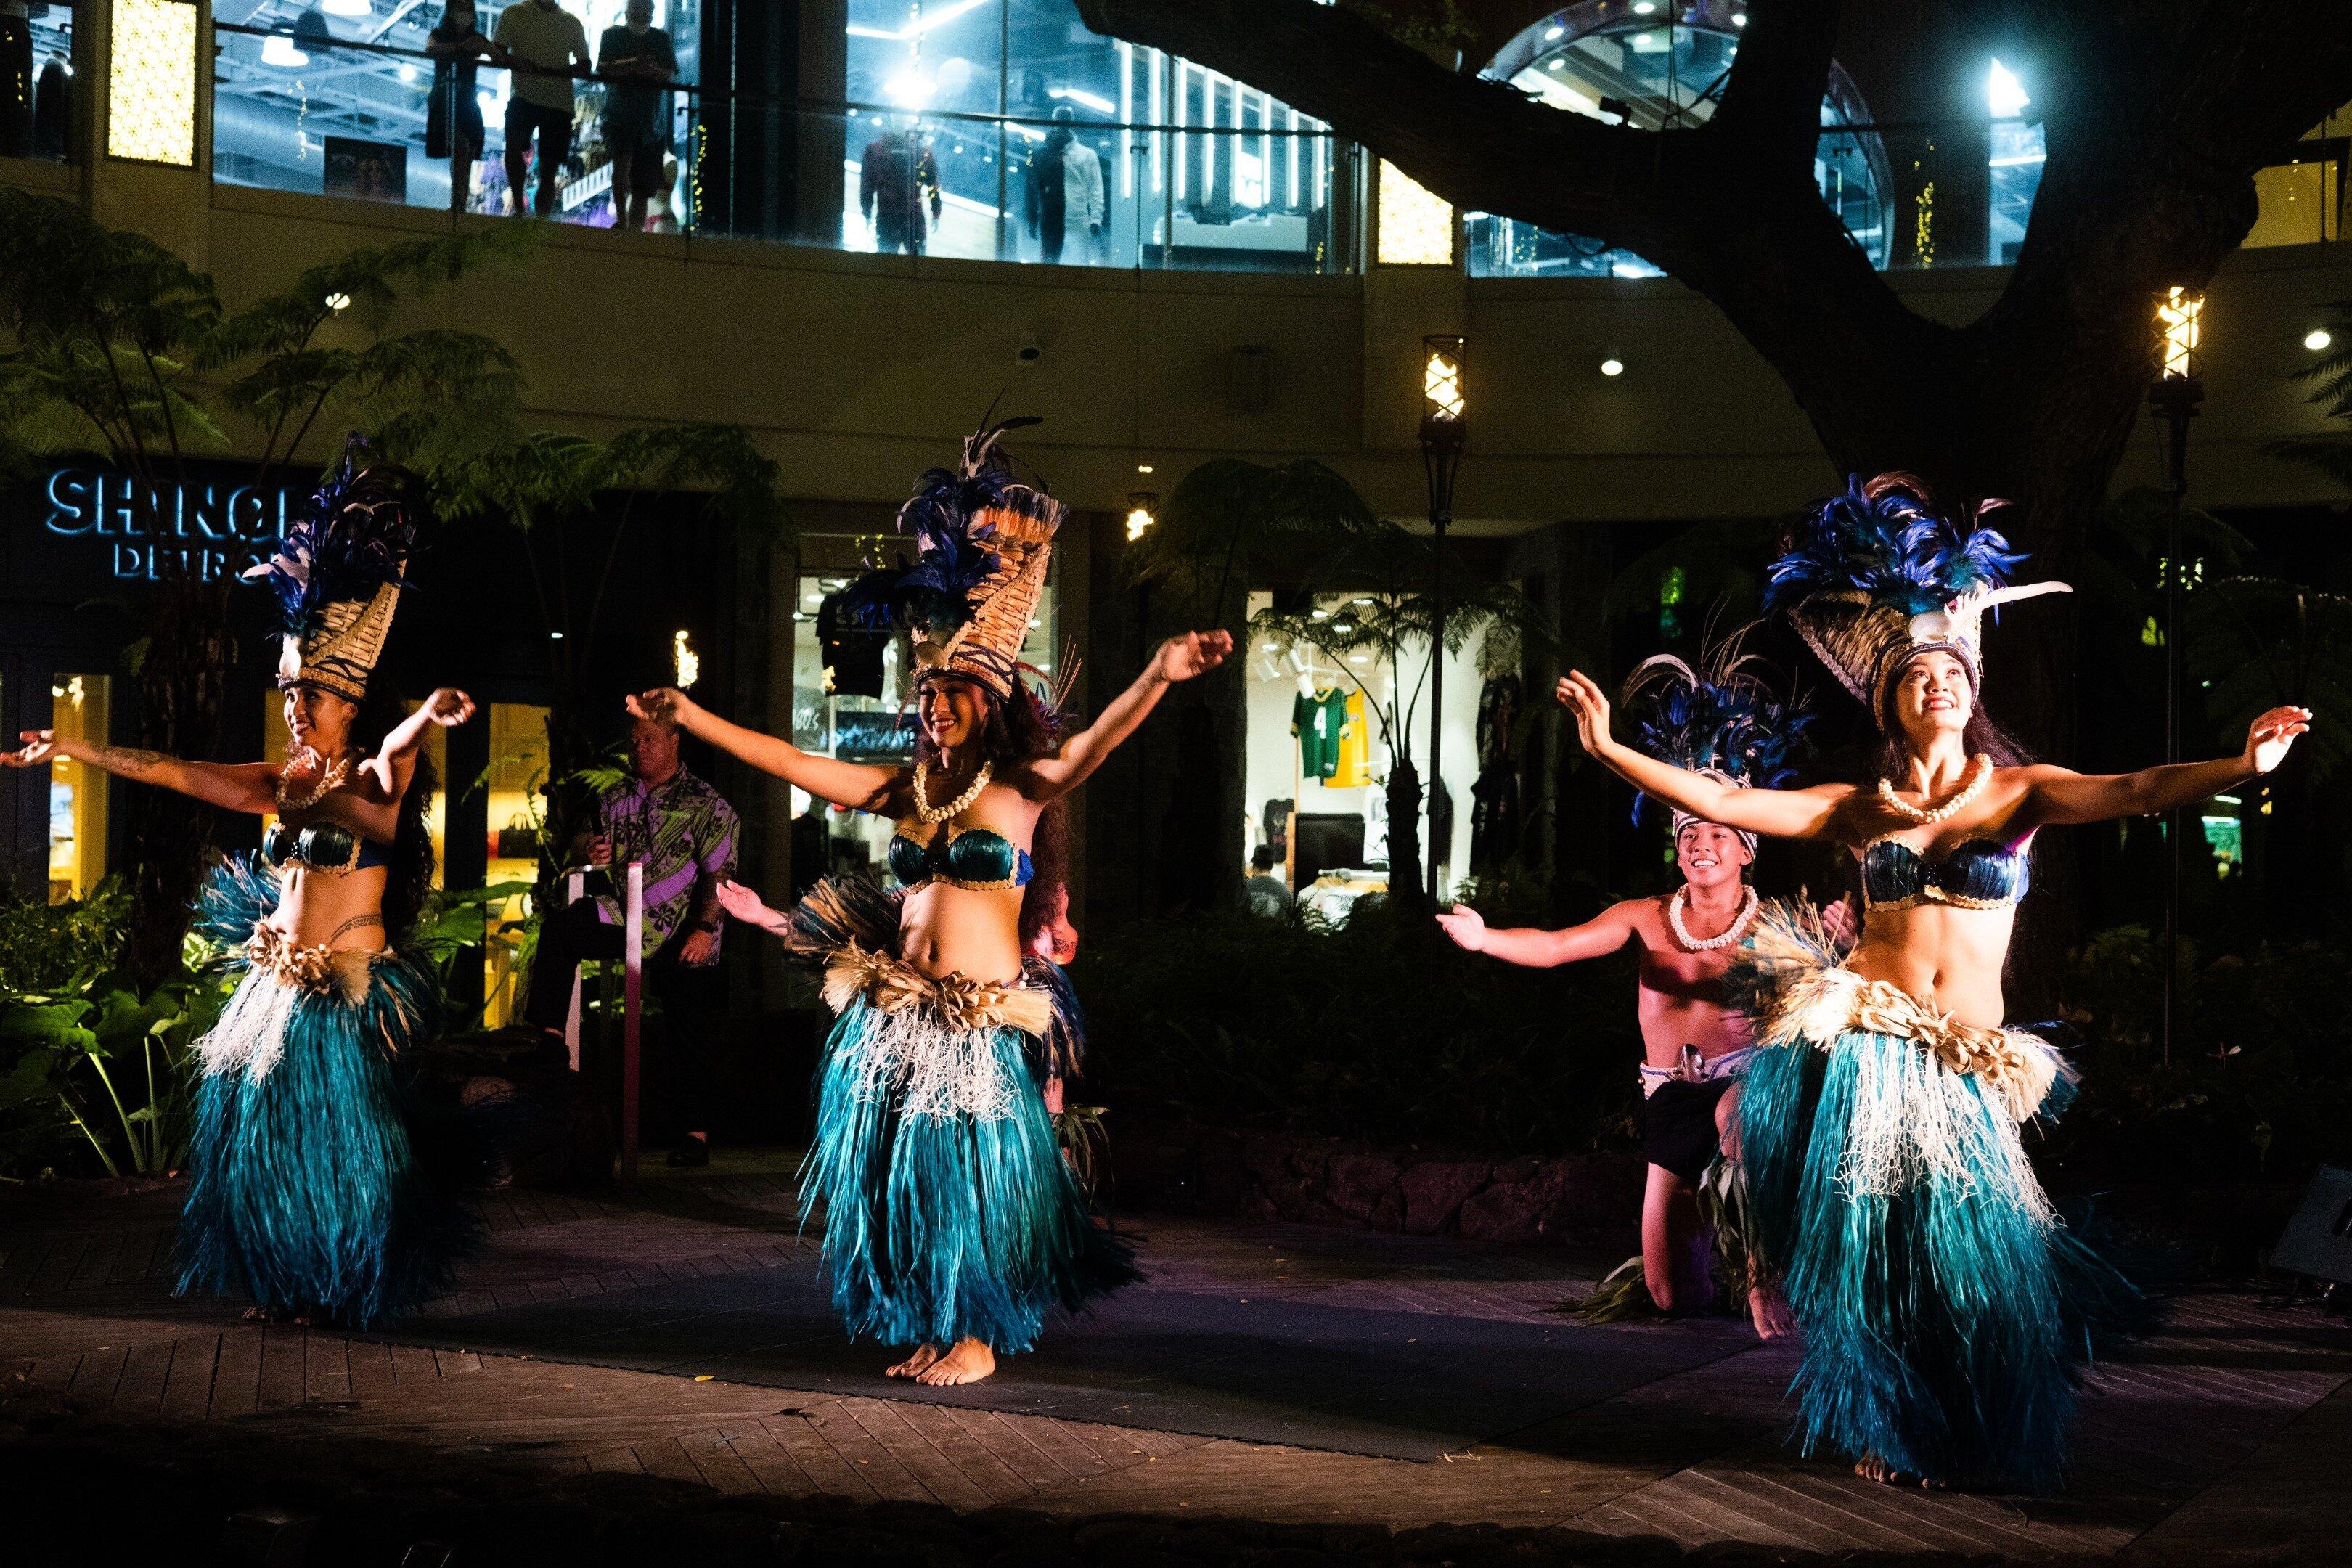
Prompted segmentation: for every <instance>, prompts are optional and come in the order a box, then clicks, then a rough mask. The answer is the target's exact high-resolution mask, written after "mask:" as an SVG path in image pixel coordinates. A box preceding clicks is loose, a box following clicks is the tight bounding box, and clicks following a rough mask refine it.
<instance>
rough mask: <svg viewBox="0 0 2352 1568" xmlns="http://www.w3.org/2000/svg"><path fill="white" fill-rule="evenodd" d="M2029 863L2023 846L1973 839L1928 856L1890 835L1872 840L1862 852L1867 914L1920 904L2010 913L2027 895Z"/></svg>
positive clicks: (1982, 838) (1863, 900) (1864, 901)
mask: <svg viewBox="0 0 2352 1568" xmlns="http://www.w3.org/2000/svg"><path fill="white" fill-rule="evenodd" d="M2028 865H2029V861H2028V858H2027V855H2026V851H2025V848H2024V846H2023V844H2022V843H2020V844H2019V845H2018V846H2016V847H2011V846H2009V845H2007V844H2003V843H2001V842H2000V840H1999V839H1997V838H1985V837H1968V838H1963V839H1961V840H1960V841H1959V842H1958V844H1955V845H1953V846H1952V847H1950V848H1949V849H1947V850H1946V851H1944V853H1943V854H1941V855H1939V856H1935V857H1933V858H1930V857H1929V856H1927V855H1923V854H1921V853H1920V852H1919V851H1918V850H1916V849H1914V848H1913V847H1911V846H1909V845H1908V844H1901V843H1897V842H1896V841H1895V839H1894V838H1893V837H1883V838H1874V839H1872V840H1871V841H1870V843H1869V844H1868V845H1866V846H1864V848H1863V851H1862V907H1863V909H1864V911H1865V912H1867V911H1870V910H1909V909H1916V908H1917V907H1918V906H1920V905H1921V904H1948V905H1950V906H1951V907H1952V908H1954V909H1960V910H2006V909H2012V908H2014V907H2015V906H2016V904H2017V902H2018V900H2021V899H2022V898H2024V897H2025V891H2026V885H2027V882H2028V881H2029V879H2030V878H2029V872H2028Z"/></svg>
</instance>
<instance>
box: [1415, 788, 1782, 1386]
mask: <svg viewBox="0 0 2352 1568" xmlns="http://www.w3.org/2000/svg"><path fill="white" fill-rule="evenodd" d="M1754 859H1755V851H1754V850H1753V849H1751V848H1750V847H1748V844H1747V843H1746V842H1745V841H1744V840H1743V839H1742V838H1741V837H1740V836H1739V835H1738V834H1737V833H1735V832H1733V831H1732V830H1731V829H1730V828H1727V827H1722V826H1717V825H1716V824H1715V823H1712V822H1701V821H1698V820H1696V819H1692V820H1690V821H1686V822H1685V823H1683V824H1682V828H1681V831H1680V832H1678V833H1676V834H1675V863H1676V864H1677V865H1678V866H1680V867H1681V868H1682V873H1683V886H1682V887H1681V888H1680V889H1677V890H1676V891H1675V892H1674V893H1673V894H1671V895H1661V896H1659V897H1656V898H1648V899H1628V900H1625V901H1624V902H1622V903H1620V904H1612V905H1611V906H1610V907H1609V908H1608V909H1605V910H1601V913H1600V915H1599V916H1598V917H1596V918H1595V919H1592V920H1590V921H1586V922H1585V923H1584V924H1582V925H1580V926H1570V927H1569V928H1568V929H1567V930H1565V931H1538V930H1533V929H1528V928H1520V929H1515V930H1507V931H1495V930H1490V929H1489V928H1488V927H1487V925H1486V921H1485V920H1484V919H1482V918H1481V917H1480V916H1479V914H1478V911H1477V910H1473V909H1468V908H1465V907H1464V906H1462V905H1460V904H1456V905H1455V906H1454V909H1453V910H1452V912H1450V913H1444V914H1440V915H1439V916H1438V917H1437V921H1438V923H1439V924H1440V925H1442V926H1444V928H1445V932H1446V934H1447V935H1448V936H1450V937H1452V938H1453V939H1454V941H1455V942H1457V943H1459V944H1460V945H1461V946H1462V947H1464V948H1465V949H1466V950H1468V951H1469V952H1484V953H1488V954H1491V955H1493V956H1494V957H1496V958H1499V959H1501V960H1502V961H1503V962H1504V963H1517V964H1521V965H1524V966H1526V967H1528V968H1531V969H1549V968H1553V967H1555V966H1557V965H1559V964H1563V963H1580V962H1581V961H1583V960H1585V959H1588V958H1601V957H1603V956H1605V955H1607V954H1609V953H1612V952H1621V951H1622V949H1623V948H1624V946H1625V944H1626V943H1627V942H1635V943H1638V944H1639V946H1640V948H1641V954H1642V967H1641V977H1640V980H1639V982H1638V984H1637V987H1636V990H1635V992H1634V999H1635V1012H1636V1014H1637V1016H1639V1017H1640V1019H1641V1023H1642V1041H1643V1054H1644V1057H1645V1058H1646V1059H1644V1061H1643V1064H1642V1097H1643V1098H1642V1155H1643V1159H1645V1160H1647V1161H1648V1162H1649V1165H1650V1169H1649V1185H1648V1188H1647V1190H1646V1192H1645V1193H1644V1194H1643V1200H1642V1273H1643V1280H1644V1282H1645V1283H1646V1284H1647V1285H1648V1286H1649V1289H1650V1300H1652V1301H1654V1302H1655V1303H1656V1305H1657V1308H1658V1310H1660V1311H1662V1312H1678V1311H1693V1310H1700V1309H1702V1308H1704V1307H1705V1306H1706V1302H1707V1301H1708V1300H1710V1299H1711V1297H1712V1295H1713V1290H1712V1287H1711V1283H1710V1279H1709V1275H1708V1268H1707V1256H1708V1247H1707V1241H1706V1237H1705V1236H1704V1235H1703V1234H1701V1231H1700V1226H1699V1221H1698V1203H1697V1198H1696V1188H1697V1185H1698V1180H1699V1177H1700V1176H1701V1175H1702V1174H1703V1173H1705V1172H1706V1167H1707V1165H1708V1163H1710V1162H1711V1161H1713V1160H1714V1158H1715V1156H1716V1152H1717V1150H1718V1149H1720V1148H1725V1147H1726V1141H1727V1140H1728V1139H1729V1138H1730V1137H1731V1130H1732V1128H1733V1126H1734V1125H1735V1123H1734V1121H1733V1117H1734V1114H1735V1112H1736V1110H1737V1108H1738V1102H1739V1076H1738V1075H1739V1070H1740V1068H1742V1067H1744V1066H1745V1065H1746V1064H1747V1061H1748V1053H1749V1052H1750V1051H1751V1050H1752V1049H1753V1048H1754V1047H1752V1045H1751V1044H1750V1043H1749V1037H1748V1020H1747V1018H1746V1017H1745V1016H1742V1015H1741V1014H1739V1013H1737V1012H1735V1011H1733V1010H1732V1009H1730V1008H1728V1007H1727V1006H1725V1005H1724V1003H1723V972H1724V970H1725V969H1726V968H1727V967H1728V966H1729V964H1730V962H1731V954H1732V952H1733V950H1734V948H1735V947H1736V946H1737V945H1738V942H1739V939H1740V938H1741V937H1742V936H1744V935H1745V934H1746V933H1747V929H1748V924H1749V922H1750V921H1753V920H1754V919H1755V915H1756V902H1757V900H1756V891H1755V889H1752V888H1750V887H1749V886H1748V884H1747V881H1746V879H1745V878H1744V877H1743V876H1742V872H1743V871H1744V870H1745V869H1746V868H1747V867H1748V864H1749V863H1750V862H1751V861H1753V860H1754ZM1730 1152H1733V1153H1735V1154H1736V1153H1737V1150H1736V1149H1733V1150H1731V1151H1730ZM1748 1315H1749V1317H1750V1319H1751V1320H1752V1321H1754V1323H1755V1325H1756V1331H1757V1332H1758V1333H1759V1334H1761V1335H1762V1336H1764V1337H1765V1338H1766V1339H1770V1338H1771V1337H1772V1336H1773V1335H1775V1334H1777V1333H1780V1332H1781V1331H1783V1330H1785V1329H1786V1328H1788V1327H1789V1318H1788V1309H1787V1307H1786V1306H1785V1305H1784V1304H1783V1303H1782V1302H1781V1300H1780V1293H1779V1292H1778V1291H1777V1290H1775V1289H1772V1288H1771V1286H1770V1285H1769V1284H1760V1285H1752V1287H1751V1289H1749V1290H1748Z"/></svg>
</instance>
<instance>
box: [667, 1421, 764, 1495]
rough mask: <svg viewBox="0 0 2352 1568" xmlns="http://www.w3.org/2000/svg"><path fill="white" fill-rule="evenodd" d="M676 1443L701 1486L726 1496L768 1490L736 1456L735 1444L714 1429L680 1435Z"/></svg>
mask: <svg viewBox="0 0 2352 1568" xmlns="http://www.w3.org/2000/svg"><path fill="white" fill-rule="evenodd" d="M677 1446H678V1447H679V1448H681V1449H682V1450H684V1452H685V1454H686V1457H687V1458H688V1459H689V1460H691V1461H693V1464H694V1468H696V1469H697V1470H698V1471H699V1472H700V1473H701V1476H702V1483H703V1485H705V1486H707V1487H709V1488H710V1489H712V1490H714V1491H717V1492H720V1493H723V1494H724V1495H726V1496H728V1497H746V1496H750V1495H751V1494H753V1493H756V1492H761V1491H765V1490H766V1488H764V1487H762V1486H761V1484H760V1478H759V1477H758V1476H755V1475H753V1474H752V1473H751V1467H750V1466H749V1465H746V1464H745V1463H744V1462H743V1461H742V1459H741V1458H739V1457H738V1456H737V1455H736V1452H735V1447H734V1445H733V1444H731V1443H730V1442H728V1440H727V1439H726V1437H725V1436H722V1435H721V1434H720V1433H719V1431H717V1430H716V1429H715V1428H713V1429H707V1430H704V1431H700V1432H697V1433H694V1434H692V1435H691V1436H680V1437H679V1438H678V1439H677Z"/></svg>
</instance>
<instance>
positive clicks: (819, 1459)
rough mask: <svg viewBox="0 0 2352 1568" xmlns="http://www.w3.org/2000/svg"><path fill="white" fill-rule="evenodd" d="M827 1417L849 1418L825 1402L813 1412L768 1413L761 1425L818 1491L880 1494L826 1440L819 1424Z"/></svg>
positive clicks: (861, 1498) (862, 1495)
mask: <svg viewBox="0 0 2352 1568" xmlns="http://www.w3.org/2000/svg"><path fill="white" fill-rule="evenodd" d="M826 1420H838V1421H846V1420H848V1417H847V1416H845V1415H841V1414H840V1412H839V1410H838V1409H837V1408H836V1407H835V1405H825V1406H824V1408H823V1410H822V1411H821V1412H820V1413H818V1414H814V1415H803V1414H801V1413H799V1412H796V1411H784V1412H782V1413H780V1414H778V1415H771V1416H769V1417H768V1418H767V1419H766V1420H764V1421H762V1422H761V1423H760V1426H761V1430H762V1431H764V1432H766V1433H767V1434H768V1436H771V1437H773V1438H774V1439H775V1440H776V1443H777V1446H778V1447H782V1449H783V1450H784V1452H785V1453H786V1454H788V1455H789V1456H791V1458H792V1461H793V1463H794V1464H796V1465H798V1466H799V1467H800V1468H801V1471H802V1473H803V1474H804V1475H805V1476H807V1477H808V1479H810V1480H811V1481H812V1482H814V1483H815V1486H816V1489H818V1490H819V1491H822V1492H825V1493H828V1494H830V1495H832V1496H834V1497H845V1498H853V1499H856V1500H858V1501H861V1502H863V1501H866V1500H871V1499H874V1498H877V1497H879V1496H881V1493H880V1492H878V1491H877V1490H876V1489H875V1487H874V1483H873V1482H871V1481H869V1480H867V1479H866V1474H865V1471H864V1470H863V1469H862V1468H860V1467H859V1466H858V1465H857V1464H856V1462H855V1461H854V1460H853V1459H851V1458H846V1457H845V1456H844V1455H843V1454H842V1453H841V1451H840V1450H839V1449H838V1448H836V1447H835V1446H834V1445H833V1444H832V1443H830V1442H828V1441H826V1440H825V1437H824V1432H823V1430H822V1427H821V1426H820V1423H822V1422H824V1421H826Z"/></svg>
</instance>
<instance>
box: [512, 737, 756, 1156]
mask: <svg viewBox="0 0 2352 1568" xmlns="http://www.w3.org/2000/svg"><path fill="white" fill-rule="evenodd" d="M629 773H630V776H629V777H628V778H627V779H625V780H624V781H623V782H622V783H621V784H616V785H614V787H613V788H612V789H609V790H607V791H605V792H604V795H602V796H601V797H600V798H599V799H598V800H597V802H596V820H595V826H593V828H591V829H590V830H588V831H587V832H586V833H584V834H583V835H582V836H581V837H580V839H579V840H578V841H577V842H576V843H575V844H574V846H573V855H572V863H573V864H575V865H576V864H579V863H580V862H581V861H583V860H584V861H585V862H586V863H587V864H589V865H591V866H595V867H605V868H609V867H614V866H621V865H626V864H627V863H628V862H629V861H631V860H643V861H644V862H645V867H646V873H645V922H646V924H645V963H646V969H645V973H646V984H648V985H649V986H650V987H651V988H652V990H653V994H655V995H656V996H657V997H659V998H660V999H661V1005H662V1011H663V1014H664V1016H666V1018H667V1028H666V1030H665V1031H664V1038H665V1039H666V1040H667V1046H668V1049H669V1051H670V1052H671V1054H672V1058H673V1060H674V1061H675V1062H676V1063H677V1071H678V1078H679V1089H680V1100H681V1103H682V1105H683V1108H684V1110H685V1113H686V1117H687V1121H688V1126H689V1127H692V1128H696V1129H699V1131H689V1132H688V1134H687V1139H686V1142H684V1143H683V1144H682V1145H680V1146H679V1147H678V1148H677V1150H676V1151H675V1152H673V1153H672V1154H671V1155H670V1157H669V1163H671V1164H673V1165H707V1164H709V1163H710V1134H709V1126H710V1111H711V1110H712V1108H713V1104H714V1101H715V1100H716V1097H717V1084H716V1081H715V1077H714V1074H713V1071H712V1058H713V1056H714V1053H715V1052H716V1050H717V1047H718V1044H719V1042H718V1038H717V1036H718V1031H719V1026H720V1024H721V1022H722V1020H723V1017H724V1009H723V995H722V991H723V984H724V976H722V975H721V974H720V973H719V968H718V964H719V931H720V927H721V926H722V924H723V923H724V921H725V920H726V916H725V913H724V912H723V911H722V910H720V909H719V884H720V883H722V882H724V881H726V880H727V879H729V878H730V877H731V876H733V875H734V873H735V813H734V810H733V808H732V807H730V806H729V805H728V804H727V803H726V801H724V800H722V799H720V798H719V792H718V791H717V790H714V789H712V788H711V787H710V786H709V784H705V783H704V782H703V781H702V780H701V779H699V778H697V777H696V776H695V775H694V774H693V773H689V772H688V770H687V768H686V767H685V765H684V764H683V763H680V762H679V761H678V755H677V730H676V729H675V728H674V727H672V726H670V725H667V724H660V723H656V722H654V721H650V720H646V719H640V720H637V721H635V722H634V723H633V724H631V725H630V726H629ZM598 881H602V882H604V884H605V886H604V889H600V890H597V891H595V892H594V895H593V897H589V898H583V899H580V900H576V901H574V902H573V903H572V904H570V905H569V906H567V907H565V908H563V909H561V910H548V911H546V912H545V913H544V914H543V916H542V918H541V921H540V930H539V952H538V956H537V957H536V958H534V959H533V960H532V961H531V966H530V994H529V996H528V997H527V998H526V999H525V1001H524V1003H523V1017H524V1018H525V1019H526V1020H527V1021H528V1022H529V1023H530V1024H531V1025H532V1026H536V1027H538V1028H540V1029H542V1030H544V1031H546V1032H547V1033H549V1034H550V1035H551V1036H553V1037H555V1039H556V1040H557V1041H559V1042H560V1041H561V1040H562V1037H563V1027H564V1024H565V1022H566V1020H567V1018H568V1017H569V1016H570V1014H571V1010H572V977H573V976H574V974H575V973H578V970H579V967H580V963H581V961H582V960H583V959H602V960H609V959H617V958H619V957H620V956H621V944H622V931H621V919H622V909H621V899H622V897H623V896H624V893H625V884H624V883H622V881H621V879H620V877H619V875H618V874H617V873H613V874H608V875H606V876H604V877H601V878H592V879H591V886H592V888H593V887H594V884H595V883H596V882H598Z"/></svg>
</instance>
